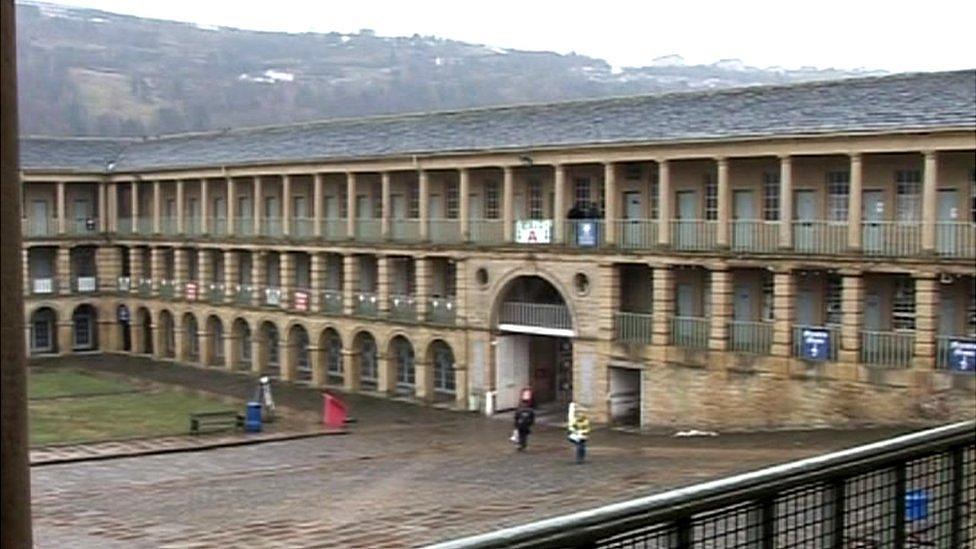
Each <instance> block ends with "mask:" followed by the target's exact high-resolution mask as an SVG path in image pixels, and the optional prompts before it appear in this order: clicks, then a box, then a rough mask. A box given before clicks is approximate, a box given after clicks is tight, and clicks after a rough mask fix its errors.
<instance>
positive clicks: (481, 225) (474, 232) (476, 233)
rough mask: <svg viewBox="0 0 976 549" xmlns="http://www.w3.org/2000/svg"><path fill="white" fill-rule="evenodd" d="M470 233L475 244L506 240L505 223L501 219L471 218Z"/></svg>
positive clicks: (469, 237)
mask: <svg viewBox="0 0 976 549" xmlns="http://www.w3.org/2000/svg"><path fill="white" fill-rule="evenodd" d="M468 233H469V236H468V239H469V240H470V242H472V243H473V244H501V243H502V242H505V223H504V222H503V221H502V220H501V219H470V220H468Z"/></svg>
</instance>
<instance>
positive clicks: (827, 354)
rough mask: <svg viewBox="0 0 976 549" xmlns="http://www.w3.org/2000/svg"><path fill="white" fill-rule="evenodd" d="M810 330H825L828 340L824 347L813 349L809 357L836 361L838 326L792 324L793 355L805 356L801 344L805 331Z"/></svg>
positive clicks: (838, 339)
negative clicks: (811, 355)
mask: <svg viewBox="0 0 976 549" xmlns="http://www.w3.org/2000/svg"><path fill="white" fill-rule="evenodd" d="M811 330H815V331H817V332H824V331H826V332H827V334H828V341H827V345H826V348H825V349H816V350H815V351H813V354H814V356H813V357H810V358H809V359H811V360H829V361H836V360H837V349H838V347H840V326H805V325H802V324H798V325H796V326H793V356H795V357H800V358H807V356H806V355H807V353H804V349H803V346H804V341H805V340H806V336H805V333H806V332H809V331H811Z"/></svg>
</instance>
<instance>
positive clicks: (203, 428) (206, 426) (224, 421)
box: [190, 410, 244, 435]
mask: <svg viewBox="0 0 976 549" xmlns="http://www.w3.org/2000/svg"><path fill="white" fill-rule="evenodd" d="M243 428H244V414H241V413H238V412H236V411H234V410H222V411H218V412H194V413H192V414H190V434H191V435H199V434H200V433H204V432H215V431H225V430H229V429H243Z"/></svg>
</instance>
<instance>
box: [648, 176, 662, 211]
mask: <svg viewBox="0 0 976 549" xmlns="http://www.w3.org/2000/svg"><path fill="white" fill-rule="evenodd" d="M659 189H660V184H659V183H658V178H657V172H651V185H650V193H651V200H650V203H651V219H658V207H659V205H658V204H659V203H658V191H659Z"/></svg>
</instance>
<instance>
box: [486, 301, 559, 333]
mask: <svg viewBox="0 0 976 549" xmlns="http://www.w3.org/2000/svg"><path fill="white" fill-rule="evenodd" d="M498 324H499V326H500V327H502V326H504V327H503V329H506V330H508V331H528V332H530V333H535V331H533V330H524V328H542V329H545V330H557V331H558V332H559V333H558V334H554V335H560V334H561V333H564V332H567V331H568V332H569V333H570V334H572V330H573V319H572V318H571V317H570V314H569V307H567V306H566V305H562V304H551V303H526V302H521V301H506V302H504V303H502V307H501V311H499V313H498ZM520 328H523V329H520Z"/></svg>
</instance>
